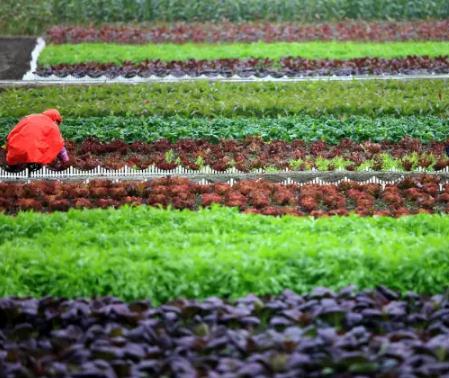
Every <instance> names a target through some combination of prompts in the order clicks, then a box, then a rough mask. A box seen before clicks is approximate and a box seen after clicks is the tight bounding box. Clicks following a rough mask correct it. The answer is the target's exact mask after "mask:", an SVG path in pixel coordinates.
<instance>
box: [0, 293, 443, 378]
mask: <svg viewBox="0 0 449 378" xmlns="http://www.w3.org/2000/svg"><path fill="white" fill-rule="evenodd" d="M448 307H449V303H448V300H447V296H446V295H435V296H433V297H425V296H419V295H417V294H414V293H412V292H409V293H407V294H405V295H403V296H401V295H400V294H399V293H397V292H394V291H392V290H390V289H388V288H386V287H379V288H377V289H375V290H370V291H364V292H357V291H355V290H354V289H353V288H351V287H349V288H345V289H342V290H341V291H340V292H338V293H334V292H332V291H330V290H328V289H325V288H317V289H315V290H314V291H312V292H311V293H309V294H307V295H298V294H295V293H293V292H291V291H285V292H284V293H283V294H282V295H279V296H277V297H265V298H260V297H257V296H254V295H249V296H247V297H244V298H241V299H239V300H237V301H234V302H229V301H225V300H223V299H220V298H209V299H206V300H204V301H202V302H199V301H190V300H185V299H179V300H176V301H173V302H170V303H167V304H164V305H162V306H160V307H153V306H152V305H151V304H150V303H148V302H146V301H139V302H132V303H124V302H121V301H119V300H117V299H114V298H100V299H93V300H86V299H73V300H67V299H59V298H51V297H48V298H44V299H16V298H3V299H0V319H1V320H2V322H1V323H0V335H1V339H0V370H1V371H2V376H4V377H6V378H10V377H11V378H13V377H14V378H15V377H40V376H43V377H48V378H56V377H77V378H81V377H104V378H122V377H123V378H125V377H144V376H145V377H147V376H148V377H169V376H173V377H211V378H218V377H222V378H234V377H242V378H243V377H261V378H263V377H277V378H295V377H310V378H314V377H316V378H318V377H325V376H329V377H330V376H332V377H335V378H348V377H379V378H388V377H443V376H446V375H447V374H448V373H449V353H448V352H449V342H448V336H449V329H448V327H447V317H448Z"/></svg>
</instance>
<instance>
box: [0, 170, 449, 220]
mask: <svg viewBox="0 0 449 378" xmlns="http://www.w3.org/2000/svg"><path fill="white" fill-rule="evenodd" d="M0 189H1V193H2V194H1V197H0V209H1V210H3V211H5V212H7V213H11V214H13V213H17V212H18V211H21V210H35V211H67V210H68V209H70V208H72V207H75V208H93V207H100V208H107V207H119V206H121V205H125V204H127V205H133V206H134V205H151V206H162V207H173V208H175V209H198V207H208V206H211V205H213V204H222V205H225V206H229V207H238V208H239V209H240V210H241V211H245V212H247V213H253V214H264V215H277V216H279V215H286V214H288V215H297V216H302V215H311V216H314V217H319V216H324V215H348V214H349V213H350V212H355V213H357V214H359V215H363V216H368V215H381V216H402V215H409V214H418V213H445V212H449V184H444V185H443V184H441V185H440V179H439V178H438V177H436V176H420V177H414V178H405V179H403V180H402V181H400V182H399V183H397V184H388V185H387V186H385V187H382V186H381V185H380V184H360V183H356V182H343V183H341V184H339V185H315V184H306V185H303V186H298V185H294V184H292V185H283V184H275V183H270V182H268V181H263V180H258V181H240V182H238V183H236V184H235V185H233V186H232V185H229V184H225V183H217V184H208V185H202V184H196V183H194V182H192V181H190V180H188V179H186V178H178V177H174V178H171V177H166V178H161V179H154V180H152V181H150V182H118V183H113V182H111V181H108V180H94V181H91V182H89V183H83V182H75V183H67V182H48V181H37V182H31V183H26V184H23V183H8V182H3V183H0Z"/></svg>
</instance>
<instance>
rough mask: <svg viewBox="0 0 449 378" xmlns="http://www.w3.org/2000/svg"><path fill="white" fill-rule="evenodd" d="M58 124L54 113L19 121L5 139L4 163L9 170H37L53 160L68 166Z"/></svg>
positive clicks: (58, 121)
mask: <svg viewBox="0 0 449 378" xmlns="http://www.w3.org/2000/svg"><path fill="white" fill-rule="evenodd" d="M61 122H62V117H61V114H59V112H58V111H57V110H56V109H48V110H46V111H45V112H43V113H41V114H31V115H29V116H27V117H25V118H22V119H21V120H20V122H19V123H18V124H17V125H16V126H15V127H14V129H12V131H11V132H10V133H9V135H8V138H7V142H6V151H7V153H6V161H7V163H8V165H9V168H12V169H13V170H14V169H15V168H22V169H23V168H24V165H27V166H28V167H30V168H31V167H34V168H35V167H40V166H41V165H43V164H50V163H51V162H53V161H54V160H55V159H56V158H59V159H60V160H61V161H63V162H67V161H68V160H69V156H68V154H67V150H66V149H65V147H64V139H62V135H61V131H60V130H59V125H60V124H61Z"/></svg>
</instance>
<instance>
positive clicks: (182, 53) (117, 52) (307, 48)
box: [39, 41, 449, 66]
mask: <svg viewBox="0 0 449 378" xmlns="http://www.w3.org/2000/svg"><path fill="white" fill-rule="evenodd" d="M409 55H426V56H432V57H435V56H442V55H449V42H434V41H425V42H415V41H412V42H409V41H406V42H384V43H372V42H368V43H363V42H337V41H330V42H329V41H326V42H324V41H320V42H275V43H266V42H256V43H229V44H208V43H198V44H197V43H185V44H182V45H179V44H174V43H166V44H147V45H123V44H114V43H80V44H62V45H49V46H47V47H46V48H45V49H44V51H43V52H42V54H41V55H40V57H39V63H40V64H41V65H44V66H50V65H55V64H62V63H67V64H77V63H87V62H98V63H115V64H120V63H123V62H125V61H131V62H142V61H145V60H155V59H160V60H163V61H172V60H177V61H179V60H189V59H195V60H214V59H229V58H240V59H243V58H270V59H273V60H278V59H281V58H283V57H287V56H292V57H302V58H307V59H351V58H362V57H366V56H369V57H379V58H397V57H405V56H409Z"/></svg>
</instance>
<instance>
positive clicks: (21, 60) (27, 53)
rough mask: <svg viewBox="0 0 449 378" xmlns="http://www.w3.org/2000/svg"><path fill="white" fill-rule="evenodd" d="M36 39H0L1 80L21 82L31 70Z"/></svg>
mask: <svg viewBox="0 0 449 378" xmlns="http://www.w3.org/2000/svg"><path fill="white" fill-rule="evenodd" d="M35 44H36V39H35V38H8V37H0V51H1V54H0V80H19V79H22V77H23V75H25V73H26V72H27V71H28V70H29V69H30V60H31V52H32V51H33V49H34V46H35Z"/></svg>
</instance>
